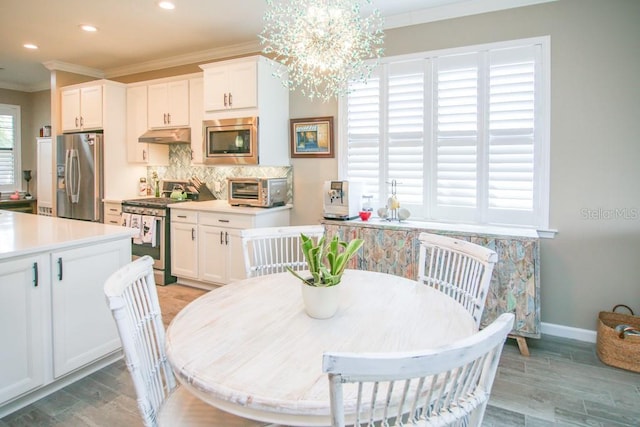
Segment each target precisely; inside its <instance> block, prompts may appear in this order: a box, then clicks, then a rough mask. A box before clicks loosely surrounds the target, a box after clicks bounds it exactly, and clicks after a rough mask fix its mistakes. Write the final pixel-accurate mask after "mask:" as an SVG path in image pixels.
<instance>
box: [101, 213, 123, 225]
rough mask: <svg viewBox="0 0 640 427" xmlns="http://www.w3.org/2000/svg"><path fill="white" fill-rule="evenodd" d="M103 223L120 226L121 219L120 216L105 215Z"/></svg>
mask: <svg viewBox="0 0 640 427" xmlns="http://www.w3.org/2000/svg"><path fill="white" fill-rule="evenodd" d="M104 223H105V224H109V225H122V217H121V216H120V215H109V214H107V215H105V216H104Z"/></svg>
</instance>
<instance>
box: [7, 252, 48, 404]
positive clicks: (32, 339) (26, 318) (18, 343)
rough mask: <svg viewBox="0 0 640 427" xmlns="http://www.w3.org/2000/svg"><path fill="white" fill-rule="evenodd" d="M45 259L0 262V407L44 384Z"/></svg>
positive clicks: (46, 346) (37, 257)
mask: <svg viewBox="0 0 640 427" xmlns="http://www.w3.org/2000/svg"><path fill="white" fill-rule="evenodd" d="M50 272H51V268H50V265H49V256H48V255H46V254H41V255H35V256H27V257H24V258H19V259H15V260H11V261H8V262H0V283H2V290H1V292H2V298H0V325H4V327H2V328H0V342H2V351H1V352H0V406H1V405H2V404H3V402H6V401H8V400H10V399H11V398H13V397H15V396H19V395H21V394H23V393H26V392H28V391H31V390H33V389H35V388H38V387H40V386H42V385H43V384H44V383H45V366H46V361H47V353H46V349H47V348H48V343H47V341H46V338H47V337H48V336H49V335H48V333H47V327H48V322H47V321H46V319H48V318H49V316H50V311H49V306H48V301H49V292H50V283H51V282H50V279H51V277H50Z"/></svg>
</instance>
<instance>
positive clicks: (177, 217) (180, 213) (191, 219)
mask: <svg viewBox="0 0 640 427" xmlns="http://www.w3.org/2000/svg"><path fill="white" fill-rule="evenodd" d="M171 222H187V223H189V224H196V223H197V222H198V212H196V211H186V210H179V209H171Z"/></svg>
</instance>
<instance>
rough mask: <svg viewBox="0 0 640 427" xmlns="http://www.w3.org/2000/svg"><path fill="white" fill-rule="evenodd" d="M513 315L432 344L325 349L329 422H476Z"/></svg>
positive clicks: (338, 425) (336, 424)
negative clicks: (408, 348)
mask: <svg viewBox="0 0 640 427" xmlns="http://www.w3.org/2000/svg"><path fill="white" fill-rule="evenodd" d="M513 319H514V315H513V314H512V313H505V314H502V315H501V316H500V317H499V318H498V319H496V320H495V321H494V322H493V323H492V324H490V325H489V326H487V327H486V328H485V329H483V330H482V331H480V332H477V333H475V334H474V335H472V336H470V337H467V338H464V339H462V340H459V341H458V342H455V343H453V344H451V345H448V346H444V347H440V348H436V349H430V350H421V351H412V352H406V353H365V354H358V353H325V354H324V355H323V360H322V369H323V371H324V372H326V373H327V374H328V376H329V387H330V400H331V425H332V426H333V427H344V426H345V425H353V426H355V427H360V426H373V425H374V422H375V425H376V426H378V425H384V426H387V425H389V426H398V425H402V426H465V427H466V426H480V425H481V424H482V419H483V417H484V412H485V409H486V406H487V402H488V401H489V395H490V394H491V388H492V386H493V381H494V379H495V375H496V371H497V369H498V362H499V360H500V354H501V353H502V348H503V346H504V342H505V340H506V338H507V334H508V333H509V331H511V328H512V327H513ZM398 420H401V421H402V423H399V422H397V421H398Z"/></svg>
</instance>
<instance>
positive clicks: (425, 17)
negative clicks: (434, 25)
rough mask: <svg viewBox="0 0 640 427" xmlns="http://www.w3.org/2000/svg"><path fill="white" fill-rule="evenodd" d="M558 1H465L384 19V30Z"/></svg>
mask: <svg viewBox="0 0 640 427" xmlns="http://www.w3.org/2000/svg"><path fill="white" fill-rule="evenodd" d="M554 1H558V0H466V1H460V2H457V3H452V4H445V5H443V6H435V7H430V8H428V9H420V10H416V11H413V12H409V13H401V14H398V15H392V16H388V17H385V19H384V21H385V23H384V28H385V29H392V28H400V27H408V26H410V25H417V24H426V23H428V22H436V21H443V20H445V19H453V18H460V17H463V16H469V15H478V14H481V13H488V12H496V11H499V10H504V9H514V8H518V7H524V6H532V5H535V4H539V3H550V2H554Z"/></svg>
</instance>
